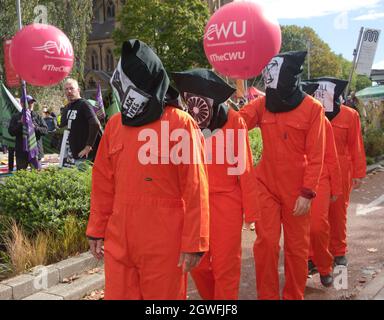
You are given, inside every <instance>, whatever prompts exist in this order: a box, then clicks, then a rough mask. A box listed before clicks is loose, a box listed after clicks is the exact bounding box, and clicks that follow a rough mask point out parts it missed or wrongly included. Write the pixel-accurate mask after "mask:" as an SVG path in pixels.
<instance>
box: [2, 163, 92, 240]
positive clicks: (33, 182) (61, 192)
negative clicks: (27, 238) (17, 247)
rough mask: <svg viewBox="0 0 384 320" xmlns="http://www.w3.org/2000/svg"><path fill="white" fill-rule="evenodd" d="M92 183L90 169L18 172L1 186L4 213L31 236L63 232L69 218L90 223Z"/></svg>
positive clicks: (51, 169)
mask: <svg viewBox="0 0 384 320" xmlns="http://www.w3.org/2000/svg"><path fill="white" fill-rule="evenodd" d="M90 180H91V169H90V167H88V168H87V169H86V170H85V171H78V170H75V169H59V168H55V167H50V168H48V169H46V170H42V171H35V170H33V171H25V170H21V171H18V172H16V173H15V174H14V175H13V176H11V177H9V178H7V179H6V180H5V182H4V184H3V185H0V212H1V213H2V214H3V215H5V216H8V217H11V218H13V219H14V220H15V221H16V223H17V224H19V225H20V226H21V227H22V228H23V230H24V231H25V232H26V233H27V234H28V235H30V234H35V235H36V234H37V233H38V232H39V231H42V230H44V231H45V232H54V233H57V232H62V231H63V230H64V223H65V221H66V217H67V215H68V214H72V215H75V216H76V217H77V218H78V219H80V221H83V222H84V221H86V220H87V218H88V215H89V207H90V186H91V183H90ZM0 229H1V228H0ZM3 229H4V227H3ZM0 231H1V230H0Z"/></svg>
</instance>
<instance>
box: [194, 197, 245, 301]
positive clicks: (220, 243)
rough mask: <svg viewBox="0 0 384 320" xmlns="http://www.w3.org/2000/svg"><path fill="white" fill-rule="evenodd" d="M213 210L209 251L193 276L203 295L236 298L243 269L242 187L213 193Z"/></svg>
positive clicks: (211, 200)
mask: <svg viewBox="0 0 384 320" xmlns="http://www.w3.org/2000/svg"><path fill="white" fill-rule="evenodd" d="M210 212H211V217H210V222H211V225H210V244H209V246H210V251H209V253H207V254H205V255H204V258H203V261H202V262H201V263H200V265H199V266H198V267H197V268H195V270H194V271H192V277H193V279H194V280H195V283H196V286H197V288H198V290H199V293H200V296H201V297H202V298H203V299H215V300H235V299H238V294H239V284H240V271H241V230H242V221H243V217H242V209H241V194H240V190H234V191H233V192H231V193H230V194H228V193H213V194H210ZM212 280H213V281H212Z"/></svg>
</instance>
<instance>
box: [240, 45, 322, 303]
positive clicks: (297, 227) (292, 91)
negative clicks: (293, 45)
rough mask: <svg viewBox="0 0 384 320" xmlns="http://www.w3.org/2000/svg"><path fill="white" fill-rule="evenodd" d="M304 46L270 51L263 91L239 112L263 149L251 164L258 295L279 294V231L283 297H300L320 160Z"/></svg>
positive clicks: (317, 113)
mask: <svg viewBox="0 0 384 320" xmlns="http://www.w3.org/2000/svg"><path fill="white" fill-rule="evenodd" d="M305 57H306V52H300V51H296V52H286V53H282V54H279V55H277V56H275V57H274V58H273V59H272V60H271V61H270V63H269V64H268V65H267V66H266V67H265V68H264V70H263V79H264V84H265V87H266V95H265V97H259V98H257V99H256V100H253V101H251V102H250V103H249V104H247V105H245V106H244V107H243V108H242V109H241V110H240V111H239V112H240V114H241V115H242V117H243V118H244V119H245V121H246V123H247V126H248V129H253V128H255V127H256V126H258V127H260V129H261V133H262V138H263V152H262V157H261V160H260V162H259V164H258V165H257V167H256V170H255V176H256V185H257V188H256V190H257V193H258V207H259V210H260V219H259V221H258V222H257V223H256V233H257V239H256V242H255V244H254V258H255V267H256V280H257V281H256V284H257V293H258V298H259V299H273V300H278V299H280V286H279V272H278V267H279V251H280V246H279V242H280V236H281V226H283V231H284V273H285V285H284V289H283V292H282V298H283V299H288V300H297V299H304V290H305V285H306V282H307V274H308V265H307V261H308V251H309V244H310V207H311V203H312V200H313V199H314V198H315V197H316V191H317V188H318V184H319V179H320V175H321V171H322V167H323V162H324V148H325V126H324V117H325V116H324V111H323V108H322V106H321V104H320V102H318V101H317V100H315V99H314V98H312V97H311V96H309V95H307V94H305V93H304V92H303V91H302V90H301V88H300V74H301V72H302V70H303V63H304V60H305Z"/></svg>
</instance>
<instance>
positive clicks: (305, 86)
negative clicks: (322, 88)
mask: <svg viewBox="0 0 384 320" xmlns="http://www.w3.org/2000/svg"><path fill="white" fill-rule="evenodd" d="M300 86H301V90H302V91H304V92H305V93H306V94H308V95H310V96H313V94H314V93H315V92H316V90H317V88H318V87H319V84H318V83H315V82H308V81H301V82H300Z"/></svg>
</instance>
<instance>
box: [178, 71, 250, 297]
mask: <svg viewBox="0 0 384 320" xmlns="http://www.w3.org/2000/svg"><path fill="white" fill-rule="evenodd" d="M172 77H173V79H174V81H175V84H176V88H177V89H178V90H179V91H180V93H181V96H182V97H183V98H184V101H185V103H186V105H187V108H188V112H189V113H190V114H191V115H192V117H193V118H194V119H195V120H196V122H197V124H198V126H199V127H200V129H201V130H202V132H203V134H204V136H205V137H206V146H207V148H206V157H207V159H208V161H209V162H208V177H209V208H210V243H209V252H207V253H206V254H205V255H204V256H203V258H202V260H201V262H200V264H199V265H198V266H197V267H196V268H195V269H194V270H193V271H192V272H191V275H192V277H193V280H194V281H195V284H196V287H197V289H198V291H199V294H200V296H201V297H202V298H203V299H205V300H234V299H238V293H239V284H240V271H241V232H242V226H243V213H244V214H245V221H246V222H247V223H251V222H255V221H256V219H257V218H256V212H257V208H256V204H255V203H254V202H255V201H256V199H257V198H256V195H255V194H254V192H255V189H254V187H253V185H252V180H253V179H252V177H251V170H252V152H251V150H250V147H249V140H248V130H247V127H246V124H245V122H244V120H243V119H242V118H241V116H240V115H239V114H238V113H237V112H236V111H235V110H233V109H232V108H230V107H228V106H227V105H226V104H225V102H226V101H227V100H228V99H229V97H230V96H231V95H232V94H233V93H234V92H235V91H236V89H235V88H233V87H231V86H229V85H228V84H227V83H226V82H225V81H224V80H223V79H222V78H220V77H219V76H217V75H216V74H215V73H214V72H213V71H210V70H208V69H193V70H189V71H185V72H175V73H173V74H172ZM224 155H226V157H225V159H224ZM228 155H229V156H228ZM236 157H237V159H236ZM234 159H236V160H235V161H233V160H234ZM236 169H237V170H236Z"/></svg>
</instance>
